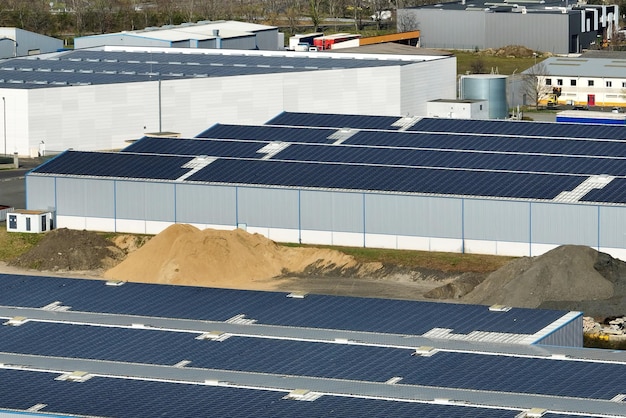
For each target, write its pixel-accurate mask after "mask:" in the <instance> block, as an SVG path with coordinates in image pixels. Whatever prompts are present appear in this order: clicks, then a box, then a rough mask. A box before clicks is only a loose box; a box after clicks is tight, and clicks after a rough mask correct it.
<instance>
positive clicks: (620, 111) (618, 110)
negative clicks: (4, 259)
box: [611, 107, 623, 113]
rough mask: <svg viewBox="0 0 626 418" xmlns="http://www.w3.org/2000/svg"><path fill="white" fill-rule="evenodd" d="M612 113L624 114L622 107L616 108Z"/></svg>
mask: <svg viewBox="0 0 626 418" xmlns="http://www.w3.org/2000/svg"><path fill="white" fill-rule="evenodd" d="M611 112H613V113H622V112H623V110H622V108H621V107H614V108H613V109H611Z"/></svg>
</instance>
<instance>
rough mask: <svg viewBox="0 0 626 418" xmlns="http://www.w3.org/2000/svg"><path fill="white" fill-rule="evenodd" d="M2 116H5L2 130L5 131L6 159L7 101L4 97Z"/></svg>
mask: <svg viewBox="0 0 626 418" xmlns="http://www.w3.org/2000/svg"><path fill="white" fill-rule="evenodd" d="M2 116H3V123H2V128H3V129H4V156H5V157H6V155H7V101H6V99H5V98H4V96H2Z"/></svg>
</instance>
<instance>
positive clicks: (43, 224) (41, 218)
mask: <svg viewBox="0 0 626 418" xmlns="http://www.w3.org/2000/svg"><path fill="white" fill-rule="evenodd" d="M6 217H7V231H9V232H26V233H32V234H39V233H41V232H46V231H49V230H51V229H52V228H53V226H54V223H53V218H52V212H46V211H38V210H16V211H14V212H10V213H8V214H7V215H6Z"/></svg>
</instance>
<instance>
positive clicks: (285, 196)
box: [26, 112, 626, 259]
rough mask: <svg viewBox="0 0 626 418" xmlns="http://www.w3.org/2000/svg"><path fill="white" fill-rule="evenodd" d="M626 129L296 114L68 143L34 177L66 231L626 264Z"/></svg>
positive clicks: (30, 194)
mask: <svg viewBox="0 0 626 418" xmlns="http://www.w3.org/2000/svg"><path fill="white" fill-rule="evenodd" d="M624 155H626V143H625V142H624V141H623V127H621V126H611V125H585V124H575V123H571V124H566V123H547V122H543V123H539V122H526V121H497V120H461V119H438V118H431V119H429V118H418V117H390V116H350V115H330V114H308V113H306V114H305V113H288V112H285V113H281V114H280V115H278V116H277V117H275V118H273V119H272V120H270V121H269V122H268V123H267V124H266V125H258V126H252V125H228V124H217V125H214V126H212V127H211V128H209V129H208V130H206V131H204V132H203V133H201V134H199V135H198V138H193V139H182V138H149V137H146V138H143V139H142V140H140V141H137V142H135V143H134V144H131V145H130V146H128V147H127V148H126V149H124V150H123V152H116V153H111V152H108V153H105V152H81V151H67V152H65V153H63V154H61V155H59V156H58V157H56V158H54V159H53V160H51V161H48V162H47V163H46V164H44V165H42V166H40V167H38V168H36V169H35V170H33V171H31V172H30V173H29V174H28V175H27V176H26V190H27V196H26V199H27V200H26V202H27V208H28V209H32V210H46V211H50V212H53V213H55V215H56V222H55V225H57V226H58V227H67V228H70V229H78V230H82V229H87V230H98V231H118V232H132V233H147V234H156V233H159V232H161V231H162V230H164V229H165V228H166V227H168V226H170V225H172V224H174V223H186V224H192V225H194V226H196V227H198V228H200V229H204V228H217V229H234V228H243V229H246V230H247V231H249V232H254V233H261V234H263V235H264V236H266V237H268V238H270V239H272V240H275V241H279V242H300V243H307V244H327V245H347V246H355V247H376V248H394V249H411V250H426V251H448V252H467V253H482V254H496V255H512V256H536V255H540V254H543V253H545V252H547V251H549V250H551V249H553V248H555V247H557V246H559V245H564V244H577V245H585V246H589V247H592V248H595V249H597V250H598V251H602V252H605V253H608V254H611V255H612V256H614V257H618V258H621V259H626V236H625V235H624V234H623V233H622V231H624V230H625V229H626V224H625V223H626V212H625V211H626V187H625V184H626V171H624V170H625V167H624V164H623V159H624Z"/></svg>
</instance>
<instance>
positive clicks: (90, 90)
mask: <svg viewBox="0 0 626 418" xmlns="http://www.w3.org/2000/svg"><path fill="white" fill-rule="evenodd" d="M455 81H456V59H455V58H454V57H453V56H441V55H432V56H429V55H384V54H358V53H356V54H354V53H352V54H342V53H328V54H327V53H315V52H313V53H302V52H291V51H242V50H215V49H190V48H176V49H172V48H139V47H103V48H96V49H94V50H74V51H63V52H58V53H54V54H47V55H41V56H38V57H36V58H34V57H23V58H15V59H9V60H6V61H3V62H2V63H1V64H0V97H2V103H1V104H2V109H3V114H4V117H3V118H0V120H1V121H3V122H2V124H3V125H4V126H2V131H0V132H3V138H1V139H0V140H1V141H2V143H1V144H2V146H0V152H2V151H4V153H5V154H7V153H8V154H10V155H12V154H13V153H17V154H19V155H26V156H28V155H30V156H37V154H38V152H39V147H40V144H41V143H42V142H43V143H44V144H45V150H46V153H47V154H54V153H58V152H61V151H64V150H67V149H70V148H71V149H74V150H86V151H88V150H112V149H120V148H123V147H125V146H126V145H128V142H126V141H128V140H134V139H138V138H141V137H143V136H145V135H146V134H155V133H156V134H159V133H162V132H164V131H167V132H174V133H178V134H180V135H181V136H183V137H193V136H195V135H196V134H197V133H198V132H201V131H202V130H204V129H206V127H207V126H211V125H213V124H215V123H218V122H219V123H241V124H262V123H264V122H265V121H267V120H268V119H270V118H271V117H273V116H274V115H276V114H278V113H280V112H282V111H290V112H326V113H335V114H349V113H357V114H363V115H377V114H381V113H382V114H386V115H406V114H411V115H425V114H426V107H427V102H428V101H429V100H433V99H438V98H442V97H450V98H454V97H455V96H456V92H455Z"/></svg>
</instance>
